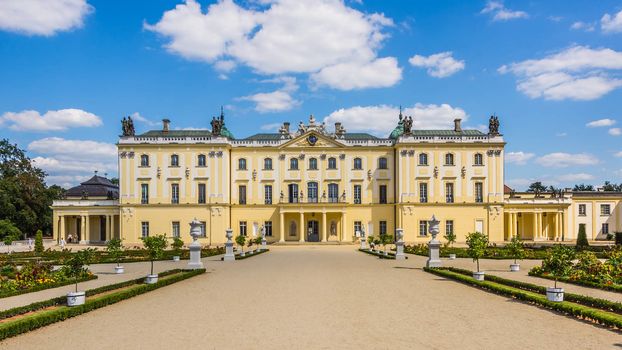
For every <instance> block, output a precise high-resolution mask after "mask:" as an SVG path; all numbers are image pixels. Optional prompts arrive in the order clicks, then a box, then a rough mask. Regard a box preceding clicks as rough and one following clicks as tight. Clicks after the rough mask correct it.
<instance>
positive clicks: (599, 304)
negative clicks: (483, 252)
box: [439, 267, 622, 314]
mask: <svg viewBox="0 0 622 350" xmlns="http://www.w3.org/2000/svg"><path fill="white" fill-rule="evenodd" d="M439 269H441V270H447V271H452V272H456V273H459V274H461V275H465V276H472V274H473V272H471V271H469V270H464V269H459V268H455V267H443V268H439ZM486 280H488V281H490V282H495V283H499V284H504V285H507V286H510V287H514V288H518V289H522V290H526V291H529V292H534V293H538V294H542V295H546V287H542V286H539V285H536V284H531V283H526V282H521V281H515V280H511V279H507V278H503V277H499V276H493V275H486ZM564 300H566V301H570V302H573V303H577V304H582V305H585V306H589V307H595V308H598V309H602V310H605V311H612V312H615V313H619V314H622V303H616V302H613V301H609V300H606V299H600V298H593V297H590V296H587V295H581V294H574V293H568V292H565V293H564Z"/></svg>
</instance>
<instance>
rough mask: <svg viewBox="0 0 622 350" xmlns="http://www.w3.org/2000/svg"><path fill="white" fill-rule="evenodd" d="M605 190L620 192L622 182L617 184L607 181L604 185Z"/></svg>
mask: <svg viewBox="0 0 622 350" xmlns="http://www.w3.org/2000/svg"><path fill="white" fill-rule="evenodd" d="M603 191H606V192H620V191H622V183H621V184H619V185H617V184H615V183H611V182H609V181H605V184H604V185H603Z"/></svg>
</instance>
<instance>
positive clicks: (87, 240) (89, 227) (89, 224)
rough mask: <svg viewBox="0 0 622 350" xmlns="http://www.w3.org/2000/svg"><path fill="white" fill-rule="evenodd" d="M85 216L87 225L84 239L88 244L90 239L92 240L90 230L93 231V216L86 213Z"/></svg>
mask: <svg viewBox="0 0 622 350" xmlns="http://www.w3.org/2000/svg"><path fill="white" fill-rule="evenodd" d="M85 218H86V219H85V220H84V221H85V222H84V225H85V226H86V227H85V229H84V241H85V243H86V244H88V243H89V241H90V240H91V232H90V231H91V217H90V216H88V215H86V216H85Z"/></svg>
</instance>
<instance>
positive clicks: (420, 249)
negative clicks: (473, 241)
mask: <svg viewBox="0 0 622 350" xmlns="http://www.w3.org/2000/svg"><path fill="white" fill-rule="evenodd" d="M570 247H571V248H574V247H573V246H570ZM549 248H551V246H542V247H533V246H526V247H525V257H524V258H523V259H521V260H542V259H544V258H545V257H546V252H547V250H548V249H549ZM608 249H610V248H609V247H606V246H590V247H587V248H585V249H584V250H588V251H591V252H593V253H594V254H596V256H597V257H598V258H599V259H603V258H605V252H606V251H607V250H608ZM404 253H408V254H414V255H421V256H428V246H427V245H425V244H417V245H407V246H405V247H404ZM449 254H456V257H457V258H469V255H468V254H467V252H466V248H458V247H441V251H440V256H441V257H443V258H447V257H449ZM482 259H491V260H514V257H513V256H511V255H510V254H509V253H508V251H507V250H505V249H504V248H503V247H500V246H496V247H495V246H491V247H488V248H486V253H485V254H484V257H483V258H482Z"/></svg>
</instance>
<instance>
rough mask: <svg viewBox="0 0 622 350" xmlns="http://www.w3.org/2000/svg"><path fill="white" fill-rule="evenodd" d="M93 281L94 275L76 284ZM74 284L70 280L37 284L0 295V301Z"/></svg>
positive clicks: (95, 277)
mask: <svg viewBox="0 0 622 350" xmlns="http://www.w3.org/2000/svg"><path fill="white" fill-rule="evenodd" d="M94 279H97V276H96V275H90V276H87V277H84V278H81V279H79V280H78V283H80V282H85V281H90V280H94ZM74 283H76V281H74V280H72V279H67V280H64V281H62V282H56V283H46V284H38V285H36V286H34V287H32V288H28V289H19V290H12V291H8V292H4V293H0V299H2V298H8V297H13V296H16V295H22V294H28V293H33V292H39V291H42V290H46V289H50V288H58V287H62V286H67V285H70V284H74Z"/></svg>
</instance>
